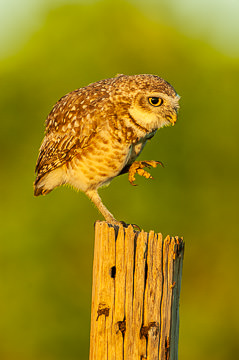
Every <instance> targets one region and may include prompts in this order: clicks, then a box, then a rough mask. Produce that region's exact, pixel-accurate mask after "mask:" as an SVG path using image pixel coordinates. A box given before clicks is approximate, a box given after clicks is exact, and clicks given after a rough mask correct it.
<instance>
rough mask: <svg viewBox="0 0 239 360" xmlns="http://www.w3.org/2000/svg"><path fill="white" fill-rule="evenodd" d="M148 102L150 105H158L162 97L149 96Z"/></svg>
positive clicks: (161, 101)
mask: <svg viewBox="0 0 239 360" xmlns="http://www.w3.org/2000/svg"><path fill="white" fill-rule="evenodd" d="M148 100H149V103H150V105H153V106H160V105H162V103H163V99H161V98H159V97H149V99H148Z"/></svg>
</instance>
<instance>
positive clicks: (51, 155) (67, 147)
mask: <svg viewBox="0 0 239 360" xmlns="http://www.w3.org/2000/svg"><path fill="white" fill-rule="evenodd" d="M178 101H179V96H178V95H177V93H176V92H175V90H174V88H173V87H172V86H171V85H170V84H169V83H168V82H166V81H165V80H163V79H162V78H160V77H158V76H156V75H134V76H127V75H118V76H117V77H115V78H111V79H106V80H101V81H98V82H96V83H93V84H90V85H88V86H86V87H83V88H81V89H77V90H75V91H72V92H70V93H69V94H67V95H65V96H63V97H62V98H61V99H60V100H59V101H58V102H57V103H56V104H55V106H54V107H53V109H52V111H51V112H50V114H49V116H48V117H47V119H46V130H45V137H44V139H43V142H42V144H41V147H40V150H39V157H38V160H37V164H36V173H37V177H36V180H35V183H34V194H35V195H36V196H38V195H44V194H47V193H49V192H50V191H52V190H53V189H54V188H56V187H58V186H60V185H63V184H70V185H72V186H73V187H75V188H76V189H78V190H81V191H83V192H85V193H86V195H88V197H89V198H90V199H91V200H92V201H93V202H94V203H95V205H96V206H97V207H98V209H99V210H100V212H101V213H102V214H103V216H104V217H105V219H106V220H107V221H109V222H112V223H118V222H117V221H116V220H115V218H114V217H113V215H112V214H111V213H110V212H109V211H108V210H107V209H106V207H105V206H104V205H103V203H102V201H101V199H100V197H99V195H98V192H97V189H98V188H99V187H101V186H103V185H106V184H108V183H109V182H110V181H111V180H112V179H113V178H114V177H115V176H117V175H119V174H121V173H125V172H129V180H130V182H131V183H133V181H134V179H135V177H134V175H135V173H138V174H139V175H141V176H145V177H146V178H150V174H149V173H148V172H146V171H145V170H144V169H143V168H144V167H147V166H156V165H157V163H159V162H155V161H153V160H151V161H148V162H147V161H144V162H136V161H135V160H136V158H137V157H138V155H139V154H140V153H141V151H142V150H143V148H144V146H145V144H146V142H147V140H148V139H150V138H152V137H153V136H154V134H155V133H156V131H157V129H159V128H160V127H163V126H168V125H171V124H172V125H174V123H175V121H176V119H177V111H178V108H179V105H178Z"/></svg>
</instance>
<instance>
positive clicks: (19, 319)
mask: <svg viewBox="0 0 239 360" xmlns="http://www.w3.org/2000/svg"><path fill="white" fill-rule="evenodd" d="M238 13H239V3H238V1H237V0H234V1H233V0H217V1H213V0H207V1H206V0H200V1H199V0H194V1H191V0H177V1H176V0H167V1H166V0H165V1H159V0H158V1H153V0H145V1H143V0H141V1H140V0H138V1H136V0H135V1H133V0H132V1H129V0H128V1H126V0H114V1H109V0H101V1H93V0H92V1H66V0H65V1H64V0H61V1H60V0H55V1H54V0H45V1H44V0H21V1H20V0H19V1H18V0H17V1H16V0H8V1H7V0H0V43H1V47H0V124H1V131H0V137H1V140H0V161H1V176H0V181H1V214H0V221H1V228H0V237H1V242H0V359H1V360H13V359H14V360H23V359H24V360H42V359H44V360H76V359H87V358H88V349H89V331H90V303H91V280H92V279H91V277H92V260H93V238H94V229H93V224H94V222H95V221H96V220H97V219H102V217H101V215H99V214H98V213H97V210H96V209H95V208H94V207H93V206H92V204H91V203H90V201H89V200H88V199H87V198H86V196H85V195H84V194H82V193H77V192H74V191H72V190H71V189H69V188H59V189H57V190H55V191H53V192H52V193H51V194H49V195H48V196H46V197H39V198H34V197H33V188H32V184H33V181H34V166H35V162H36V159H37V155H38V149H39V146H40V143H41V140H42V138H43V131H44V120H45V118H46V116H47V115H48V113H49V112H50V110H51V108H52V106H53V105H54V103H55V102H56V101H57V100H58V99H59V98H60V97H61V96H62V95H64V94H66V93H67V92H69V91H71V90H74V89H76V88H79V87H82V86H85V85H87V84H88V83H90V82H94V81H97V80H100V79H103V78H108V77H112V76H114V75H115V74H117V73H124V74H138V73H152V74H157V75H160V76H162V77H163V78H165V79H166V80H168V81H169V82H170V83H171V84H172V85H173V86H174V87H175V89H176V90H177V92H178V93H179V94H180V95H181V97H182V99H181V111H180V115H179V119H178V122H177V124H176V126H175V127H173V128H164V129H161V130H160V131H159V132H158V134H157V135H156V136H155V137H154V138H153V140H152V141H151V142H150V143H149V144H148V145H147V147H146V148H145V149H144V152H143V154H141V157H140V158H141V159H156V160H161V161H162V162H163V163H164V165H165V168H164V169H163V168H160V167H159V168H157V169H153V170H152V171H151V173H152V174H153V176H154V178H155V179H154V180H153V181H147V180H146V179H143V178H139V177H138V178H137V183H138V184H139V186H138V187H132V186H131V185H130V184H129V183H128V181H127V176H126V175H124V176H121V177H119V178H117V179H114V180H113V181H112V183H111V185H110V186H109V187H108V188H106V189H102V190H101V196H102V198H103V200H104V202H105V204H106V205H107V206H108V207H109V208H110V210H111V211H112V212H113V214H114V215H115V216H116V217H117V218H118V219H124V220H125V221H127V222H133V223H137V224H139V225H140V226H141V227H142V228H143V229H144V230H146V231H149V230H150V229H154V230H155V231H158V232H162V233H163V235H164V236H166V235H167V234H170V235H179V236H183V237H184V239H185V242H186V251H185V259H184V268H183V281H182V292H181V305H180V342H179V358H180V359H184V360H189V359H190V360H191V359H194V360H201V359H204V360H209V359H210V360H213V359H217V360H226V359H235V358H236V354H237V355H238V353H239V325H238V323H239V311H238V295H239V291H238V262H239V260H238V251H239V244H238V222H239V220H238V200H239V199H238V176H239V168H238V153H239V145H238V139H239V116H238V105H239V104H238V81H239V22H238Z"/></svg>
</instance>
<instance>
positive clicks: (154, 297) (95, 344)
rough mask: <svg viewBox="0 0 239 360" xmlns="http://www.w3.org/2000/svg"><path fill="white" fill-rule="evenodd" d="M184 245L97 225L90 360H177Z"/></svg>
mask: <svg viewBox="0 0 239 360" xmlns="http://www.w3.org/2000/svg"><path fill="white" fill-rule="evenodd" d="M183 253H184V242H183V240H182V239H180V238H178V237H169V236H167V237H166V239H164V240H163V239H162V235H161V234H155V233H154V232H153V231H150V232H149V233H146V232H144V231H141V232H139V231H134V230H133V228H132V226H129V227H127V228H123V226H120V227H117V226H115V227H114V226H112V225H110V224H108V223H106V222H103V221H102V222H96V225H95V249H94V264H93V287H92V309H91V335H90V336H91V337H90V360H142V359H148V360H168V359H169V360H177V359H178V334H179V297H180V286H181V277H182V264H183Z"/></svg>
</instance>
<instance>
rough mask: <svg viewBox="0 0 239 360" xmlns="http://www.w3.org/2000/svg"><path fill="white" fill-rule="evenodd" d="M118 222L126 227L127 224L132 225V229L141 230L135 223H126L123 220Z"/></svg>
mask: <svg viewBox="0 0 239 360" xmlns="http://www.w3.org/2000/svg"><path fill="white" fill-rule="evenodd" d="M120 223H121V224H122V225H123V227H125V228H127V227H128V226H130V225H131V226H132V227H133V229H134V230H136V231H141V229H140V227H139V226H138V225H136V224H126V222H124V221H120Z"/></svg>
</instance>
